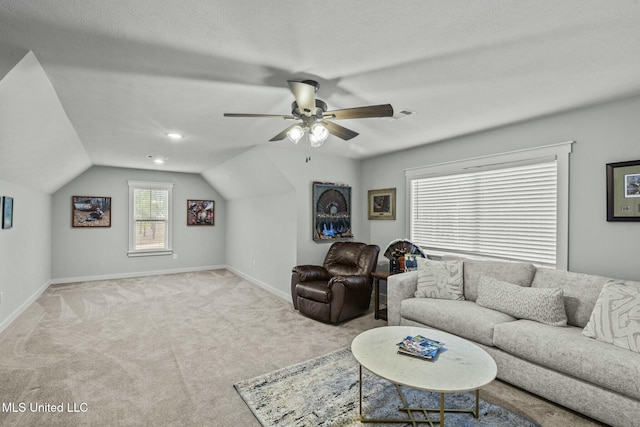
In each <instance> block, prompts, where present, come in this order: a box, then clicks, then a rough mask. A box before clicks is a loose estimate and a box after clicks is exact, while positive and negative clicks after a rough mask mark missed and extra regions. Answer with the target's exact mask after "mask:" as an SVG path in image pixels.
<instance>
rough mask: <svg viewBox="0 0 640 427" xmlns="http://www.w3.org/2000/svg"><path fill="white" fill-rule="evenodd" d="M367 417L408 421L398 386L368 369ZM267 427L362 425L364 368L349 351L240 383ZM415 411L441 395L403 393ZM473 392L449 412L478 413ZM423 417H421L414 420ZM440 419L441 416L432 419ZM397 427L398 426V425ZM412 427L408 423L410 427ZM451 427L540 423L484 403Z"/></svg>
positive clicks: (451, 397)
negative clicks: (360, 400)
mask: <svg viewBox="0 0 640 427" xmlns="http://www.w3.org/2000/svg"><path fill="white" fill-rule="evenodd" d="M363 372H364V374H363V396H364V397H363V412H364V414H365V416H366V417H367V418H406V417H407V415H406V413H404V414H403V413H401V412H399V411H398V408H399V407H400V406H401V405H402V404H401V401H400V398H399V397H398V394H397V392H396V389H395V387H394V386H393V385H392V384H391V383H389V382H388V381H385V380H383V379H381V378H378V377H376V376H375V375H373V374H371V373H369V372H367V371H366V370H363ZM234 387H235V388H236V390H237V391H238V393H240V396H242V398H243V399H244V401H245V402H246V403H247V405H248V406H249V408H250V409H251V411H253V413H254V415H255V416H256V418H257V419H258V421H260V423H261V424H262V425H263V426H265V427H266V426H287V427H289V426H314V427H315V426H359V425H362V424H361V423H360V422H359V421H358V363H357V362H356V360H355V359H354V357H353V355H352V354H351V351H350V350H349V349H348V348H344V349H341V350H338V351H335V352H333V353H329V354H327V355H325V356H321V357H318V358H316V359H312V360H309V361H306V362H303V363H300V364H297V365H293V366H290V367H287V368H283V369H279V370H277V371H274V372H270V373H268V374H265V375H262V376H260V377H257V378H253V379H249V380H245V381H242V382H239V383H237V384H234ZM402 390H403V392H404V395H405V397H406V399H407V401H408V403H409V405H410V406H418V405H419V404H423V405H424V406H425V407H428V408H435V407H437V406H438V404H439V394H438V393H431V392H425V391H419V390H414V389H410V388H408V387H403V388H402ZM474 396H475V393H473V392H466V393H451V394H447V395H446V398H445V399H446V400H445V406H446V407H447V408H464V409H468V408H473V405H474V402H475V400H474ZM414 416H415V417H416V418H418V415H414ZM431 416H432V417H434V416H435V415H431ZM396 425H397V424H396ZM407 425H408V424H407ZM445 425H446V426H461V427H462V426H522V427H525V426H526V427H533V426H537V424H535V423H533V422H531V421H530V420H527V419H525V418H523V417H521V416H519V415H517V414H515V413H513V412H511V411H509V410H507V409H505V408H502V407H500V406H496V405H492V404H490V403H487V402H485V401H484V400H482V399H481V400H480V418H479V419H475V418H473V416H472V415H470V414H457V413H448V414H445Z"/></svg>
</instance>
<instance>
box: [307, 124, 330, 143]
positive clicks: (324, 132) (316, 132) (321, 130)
mask: <svg viewBox="0 0 640 427" xmlns="http://www.w3.org/2000/svg"><path fill="white" fill-rule="evenodd" d="M311 135H313V136H314V137H315V138H316V139H317V140H318V141H323V142H324V140H325V139H327V138H328V137H329V130H328V129H327V128H326V127H324V126H323V125H322V124H321V123H314V124H313V126H311ZM320 145H322V144H320Z"/></svg>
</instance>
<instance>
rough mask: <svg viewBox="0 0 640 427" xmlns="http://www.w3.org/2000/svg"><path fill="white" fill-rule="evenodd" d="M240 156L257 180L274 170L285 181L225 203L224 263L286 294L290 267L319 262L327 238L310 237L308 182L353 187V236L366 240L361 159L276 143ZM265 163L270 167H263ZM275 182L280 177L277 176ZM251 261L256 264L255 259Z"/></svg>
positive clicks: (321, 258)
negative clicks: (286, 183)
mask: <svg viewBox="0 0 640 427" xmlns="http://www.w3.org/2000/svg"><path fill="white" fill-rule="evenodd" d="M255 151H256V155H246V156H244V157H243V162H244V163H243V170H246V171H251V173H252V174H257V175H256V176H254V177H253V179H254V180H256V181H267V182H268V181H269V179H270V178H269V176H260V172H259V171H264V173H265V174H273V173H277V175H278V176H283V177H284V178H285V179H286V180H287V181H288V182H289V185H282V184H281V183H280V184H279V185H274V186H273V187H272V189H273V190H272V191H273V192H272V193H271V194H268V192H269V190H268V189H267V190H266V191H267V194H264V195H261V196H259V197H257V196H253V195H251V196H248V197H242V198H237V199H230V200H228V201H227V209H228V211H227V212H228V224H229V227H228V231H227V252H226V254H227V265H229V267H231V268H232V269H233V270H234V271H236V272H239V273H242V274H244V275H245V276H247V277H248V278H250V279H252V280H253V281H254V282H257V283H259V284H262V285H263V286H264V287H265V288H268V289H269V290H271V291H273V292H274V293H276V294H277V295H279V296H281V297H283V298H286V299H289V298H290V281H291V268H292V267H293V266H295V265H300V264H316V265H318V264H322V261H323V260H324V257H325V255H326V253H327V250H328V249H329V245H330V243H331V242H316V241H314V240H313V238H312V229H313V222H312V221H313V212H312V204H313V203H312V184H313V182H314V181H323V182H335V183H342V184H347V185H350V186H351V187H352V189H351V191H352V200H351V204H352V211H351V213H352V225H353V232H354V236H355V238H354V240H356V241H365V242H366V241H368V239H369V236H368V230H367V224H366V210H365V208H364V205H363V201H364V200H366V198H364V199H363V198H362V197H361V196H362V187H361V185H360V162H358V161H355V160H350V159H343V158H337V157H332V156H326V155H323V154H322V148H320V149H317V150H315V149H314V150H312V151H311V153H310V154H311V157H312V159H311V161H310V162H305V158H306V157H307V156H308V155H309V152H308V151H307V150H300V149H287V148H280V147H275V146H270V147H268V148H261V149H259V150H255ZM265 163H269V164H270V166H269V167H265ZM278 182H279V178H278ZM254 261H255V262H254Z"/></svg>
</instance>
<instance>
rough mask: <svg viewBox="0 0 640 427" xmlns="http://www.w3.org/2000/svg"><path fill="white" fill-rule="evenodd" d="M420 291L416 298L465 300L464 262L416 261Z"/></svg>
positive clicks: (424, 259)
mask: <svg viewBox="0 0 640 427" xmlns="http://www.w3.org/2000/svg"><path fill="white" fill-rule="evenodd" d="M416 262H417V263H418V289H417V290H416V292H415V297H416V298H439V299H452V300H458V301H462V300H464V296H463V288H462V265H463V264H462V260H450V261H432V260H430V259H426V258H418V259H416Z"/></svg>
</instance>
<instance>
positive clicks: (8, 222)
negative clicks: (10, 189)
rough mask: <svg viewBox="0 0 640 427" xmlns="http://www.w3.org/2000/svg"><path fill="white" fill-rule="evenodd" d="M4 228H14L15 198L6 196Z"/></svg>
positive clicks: (3, 199) (3, 215) (3, 208)
mask: <svg viewBox="0 0 640 427" xmlns="http://www.w3.org/2000/svg"><path fill="white" fill-rule="evenodd" d="M2 202H3V203H2V228H3V229H5V230H6V229H9V228H11V227H13V197H7V196H4V197H3V198H2Z"/></svg>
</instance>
